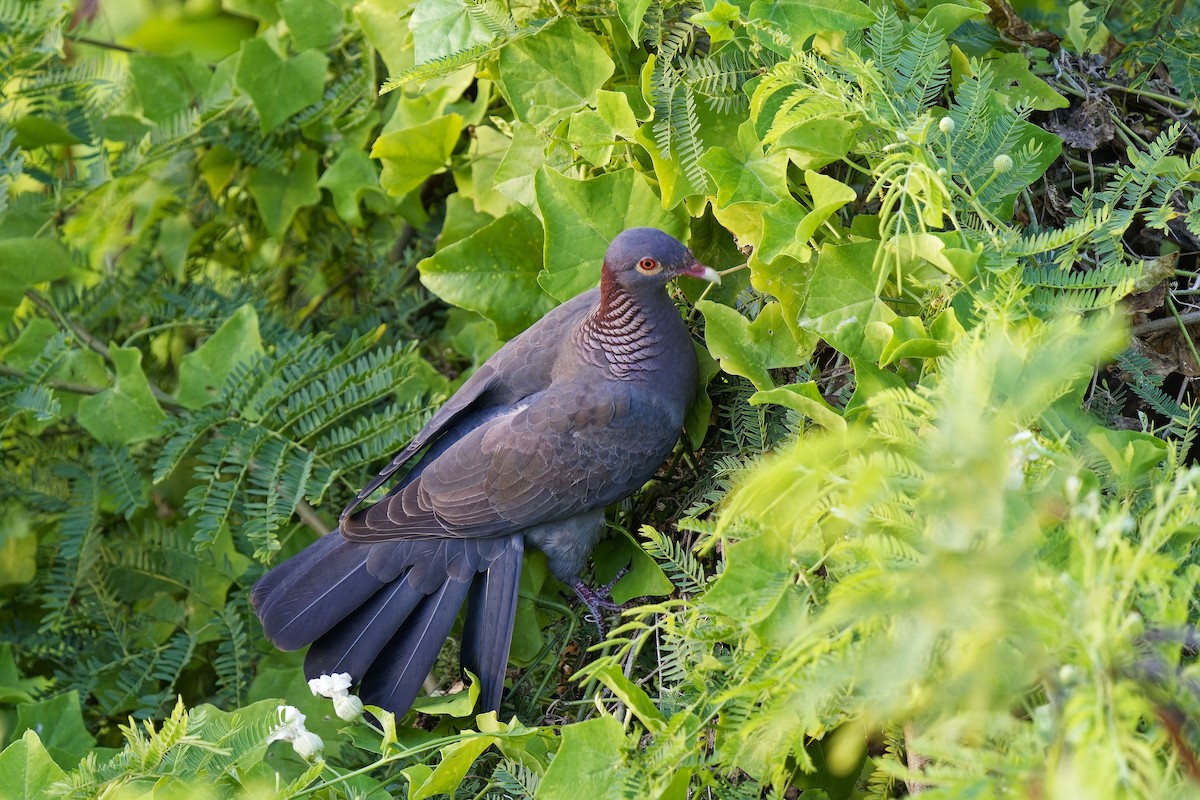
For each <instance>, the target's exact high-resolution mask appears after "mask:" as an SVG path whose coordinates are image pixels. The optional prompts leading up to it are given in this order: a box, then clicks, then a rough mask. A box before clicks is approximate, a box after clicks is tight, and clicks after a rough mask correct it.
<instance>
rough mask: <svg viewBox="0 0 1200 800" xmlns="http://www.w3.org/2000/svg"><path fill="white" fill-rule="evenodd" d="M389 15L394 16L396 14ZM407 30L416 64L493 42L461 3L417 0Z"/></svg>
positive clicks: (451, 0) (445, 0)
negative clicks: (410, 36) (409, 29)
mask: <svg viewBox="0 0 1200 800" xmlns="http://www.w3.org/2000/svg"><path fill="white" fill-rule="evenodd" d="M393 9H395V7H394V6H393ZM392 13H396V10H393V12H392ZM408 26H409V27H410V28H411V29H412V33H413V47H414V48H415V51H414V63H416V64H424V63H425V62H426V61H432V60H434V59H436V58H442V57H444V56H448V55H450V54H451V53H457V52H458V51H460V50H466V49H467V48H469V47H474V46H475V45H479V44H491V42H492V39H493V38H494V37H493V36H492V34H491V33H489V32H488V31H487V29H486V28H485V27H484V26H483V25H482V23H480V22H477V21H476V18H475V17H473V16H471V14H470V13H469V12H468V11H467V5H466V3H464V2H463V0H418V2H417V4H416V5H415V6H413V12H412V16H411V17H409V21H408Z"/></svg>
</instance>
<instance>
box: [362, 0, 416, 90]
mask: <svg viewBox="0 0 1200 800" xmlns="http://www.w3.org/2000/svg"><path fill="white" fill-rule="evenodd" d="M353 8H354V11H353V13H354V21H355V22H356V23H357V24H358V27H359V29H361V30H362V32H363V35H364V36H365V37H366V39H367V41H368V42H369V43H370V44H371V47H373V48H375V51H376V52H377V53H379V55H380V56H381V57H382V58H383V63H384V64H386V65H387V69H388V72H389V73H391V74H393V75H395V74H397V73H399V72H403V71H404V70H406V69H408V68H409V67H411V66H413V64H414V63H415V59H414V55H415V54H414V52H413V35H412V31H411V30H410V29H409V27H408V22H409V20H408V19H405V18H403V17H401V15H400V14H398V13H397V8H396V6H395V4H393V3H392V2H390V0H359V2H357V3H355V4H354V7H353ZM433 41H435V42H436V41H437V40H436V39H435V40H433Z"/></svg>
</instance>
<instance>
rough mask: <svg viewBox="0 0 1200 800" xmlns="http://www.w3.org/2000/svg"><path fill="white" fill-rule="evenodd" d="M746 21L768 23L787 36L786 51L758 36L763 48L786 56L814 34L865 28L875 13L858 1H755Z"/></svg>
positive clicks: (801, 46)
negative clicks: (788, 42) (789, 41)
mask: <svg viewBox="0 0 1200 800" xmlns="http://www.w3.org/2000/svg"><path fill="white" fill-rule="evenodd" d="M750 18H751V19H752V20H762V21H764V22H769V23H771V24H773V25H774V26H775V27H777V28H778V29H779V30H781V31H783V32H784V33H786V34H787V35H788V37H789V38H790V39H791V40H792V43H791V47H790V48H788V47H785V46H783V45H781V44H780V43H779V42H777V41H775V40H774V39H773V38H771V37H769V36H766V37H762V43H763V44H764V45H766V46H767V47H769V48H771V49H772V50H774V51H775V52H777V53H779V54H780V55H782V56H785V57H788V56H791V55H792V52H794V51H795V52H798V51H801V50H803V49H804V44H805V43H806V42H807V41H808V40H809V38H811V37H812V35H813V34H815V33H822V32H825V31H856V30H861V29H862V28H865V27H867V26H868V25H870V24H871V23H873V22H874V21H875V12H873V11H871V9H870V8H869V7H868V6H866V5H864V4H863V3H860V2H858V0H770V2H768V1H767V0H756V2H754V3H751V4H750Z"/></svg>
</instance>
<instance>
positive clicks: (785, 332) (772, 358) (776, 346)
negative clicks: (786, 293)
mask: <svg viewBox="0 0 1200 800" xmlns="http://www.w3.org/2000/svg"><path fill="white" fill-rule="evenodd" d="M696 308H698V309H700V313H702V314H703V315H704V340H705V343H706V344H707V345H708V351H709V352H710V353H712V354H713V357H714V358H716V359H717V360H719V361H720V362H721V369H723V370H725V371H726V372H728V373H729V374H730V375H741V376H742V377H743V378H749V379H750V381H751V382H752V383H753V384H754V385H755V387H756V388H758V389H760V390H763V389H773V388H775V381H774V380H772V379H771V373H770V372H768V370H771V369H777V368H780V367H795V366H798V365H800V364H802V363H804V359H805V358H807V356H808V353H805V352H801V349H800V345H799V343H798V342H797V341H796V340H795V339H794V338H792V332H791V329H790V328H789V327H788V326H787V323H785V322H784V320H783V309H782V307H781V306H780V305H779V303H767V305H765V306H764V307H763V310H762V312H761V313H760V314H759V315H758V317H757V318H756V319H755V320H754V321H753V322H751V321H750V320H748V319H746V318H745V317H743V316H742V315H741V314H739V313H738V312H737V311H735V310H734V309H732V308H730V307H729V306H725V305H721V304H720V303H714V302H712V301H711V300H701V301H700V302H699V303H697V304H696Z"/></svg>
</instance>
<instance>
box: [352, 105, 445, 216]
mask: <svg viewBox="0 0 1200 800" xmlns="http://www.w3.org/2000/svg"><path fill="white" fill-rule="evenodd" d="M462 128H463V118H462V117H460V116H459V115H458V114H446V115H445V116H442V117H434V118H433V119H431V120H429V121H428V122H422V123H421V124H419V125H413V126H411V127H408V128H404V129H402V130H398V131H391V132H390V133H385V134H384V135H383V136H380V137H379V138H378V139H376V140H375V144H374V145H373V146H372V147H371V158H377V159H379V160H380V161H382V162H383V174H382V175H380V177H379V182H380V184H381V185H382V186H383V188H384V189H385V190H387V193H388V194H390V195H393V196H395V197H402V196H404V195H406V194H408V193H409V192H411V191H412V190H413V189H416V188H417V187H418V186H420V185H421V184H422V183H424V182H425V179H426V178H428V177H429V176H430V175H434V174H436V173H438V172H441V171H443V170H444V169H445V168H446V162H447V161H448V160H449V159H450V154H451V153H452V152H454V147H455V145H456V144H458V137H459V134H460V133H461V132H462Z"/></svg>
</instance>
